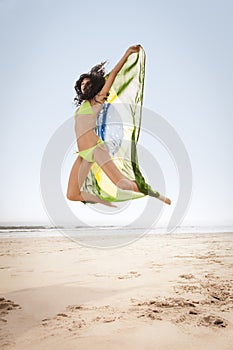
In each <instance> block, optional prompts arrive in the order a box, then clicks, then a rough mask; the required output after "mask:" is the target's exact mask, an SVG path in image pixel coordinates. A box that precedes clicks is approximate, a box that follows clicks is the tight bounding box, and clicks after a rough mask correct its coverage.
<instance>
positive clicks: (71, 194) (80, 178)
mask: <svg viewBox="0 0 233 350" xmlns="http://www.w3.org/2000/svg"><path fill="white" fill-rule="evenodd" d="M92 164H93V163H90V162H87V161H86V160H85V159H83V158H81V157H78V158H77V159H76V161H75V162H74V164H73V167H72V169H71V172H70V177H69V182H68V188H67V194H66V196H67V198H68V199H69V200H71V201H80V202H83V201H86V202H92V203H100V204H104V205H107V206H111V207H115V205H113V204H112V203H110V202H108V201H105V200H103V199H101V198H99V197H97V196H95V195H93V194H91V193H88V192H84V191H81V187H82V185H83V183H84V181H85V179H86V177H87V175H88V173H89V171H90V169H91V166H92Z"/></svg>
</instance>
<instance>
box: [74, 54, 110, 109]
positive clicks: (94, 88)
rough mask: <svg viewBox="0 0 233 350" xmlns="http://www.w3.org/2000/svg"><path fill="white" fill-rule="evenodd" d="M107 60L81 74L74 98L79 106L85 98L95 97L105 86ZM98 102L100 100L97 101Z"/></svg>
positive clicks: (76, 84)
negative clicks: (82, 86) (82, 87)
mask: <svg viewBox="0 0 233 350" xmlns="http://www.w3.org/2000/svg"><path fill="white" fill-rule="evenodd" d="M105 63H106V61H105V62H102V63H100V64H97V65H96V66H94V67H93V68H92V69H91V70H90V72H88V73H84V74H82V75H80V77H79V79H78V80H77V81H76V83H75V86H74V88H75V91H76V93H77V95H76V96H75V98H74V103H75V105H76V106H77V107H78V106H79V105H80V104H81V103H82V102H83V101H84V100H91V99H93V98H94V97H95V96H96V95H97V94H98V93H99V92H100V91H101V89H102V88H103V86H104V84H105V77H104V75H105V68H104V65H105ZM84 79H88V80H89V81H87V83H86V84H85V87H84V92H82V91H81V84H82V81H83V80H84ZM96 102H98V101H96Z"/></svg>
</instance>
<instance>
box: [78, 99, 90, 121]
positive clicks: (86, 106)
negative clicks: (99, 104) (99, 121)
mask: <svg viewBox="0 0 233 350" xmlns="http://www.w3.org/2000/svg"><path fill="white" fill-rule="evenodd" d="M77 114H93V109H92V107H91V104H90V102H89V101H87V100H86V101H84V102H83V103H82V104H81V106H80V107H79V108H78V110H76V111H75V113H74V118H75V117H76V115H77Z"/></svg>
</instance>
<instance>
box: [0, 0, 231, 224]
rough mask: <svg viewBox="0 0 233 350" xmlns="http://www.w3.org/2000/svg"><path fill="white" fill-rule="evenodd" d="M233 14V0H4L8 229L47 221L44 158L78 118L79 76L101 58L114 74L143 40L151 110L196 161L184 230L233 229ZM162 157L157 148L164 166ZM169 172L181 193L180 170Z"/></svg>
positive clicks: (2, 148)
mask: <svg viewBox="0 0 233 350" xmlns="http://www.w3.org/2000/svg"><path fill="white" fill-rule="evenodd" d="M110 4H111V7H110ZM232 16H233V3H232V1H231V0H218V1H216V0H195V1H193V0H160V1H157V0H154V1H147V0H145V1H143V2H140V3H139V4H137V3H135V1H122V0H119V1H117V2H114V3H110V2H109V1H100V2H97V1H93V2H91V1H89V2H88V1H77V0H66V1H65V0H61V1H59V0H38V1H36V0H0V17H1V20H0V37H1V68H0V69H1V79H0V85H1V95H0V100H1V104H0V111H1V114H0V116H1V129H0V152H1V173H0V182H1V202H0V221H1V223H4V222H5V223H6V222H7V223H16V222H34V223H40V222H41V223H46V222H49V220H48V218H47V215H46V213H45V210H44V208H43V205H42V201H41V195H40V165H41V159H42V156H43V152H44V150H45V147H46V145H47V143H48V141H49V139H50V137H51V136H52V135H53V133H54V132H55V130H56V129H57V128H58V127H59V126H60V125H61V124H62V123H63V122H64V121H65V120H67V119H68V118H70V117H71V116H72V115H73V113H74V106H73V103H72V102H73V97H74V90H73V86H74V82H75V80H76V79H77V78H78V76H79V75H80V74H81V73H83V72H86V71H88V70H89V69H90V68H91V67H92V66H93V65H95V64H97V63H99V62H101V61H103V60H108V61H109V62H110V63H109V65H108V66H107V68H108V69H111V68H112V67H113V66H114V64H115V63H116V62H117V61H118V60H119V59H120V57H121V56H122V55H123V53H124V51H125V50H126V49H127V47H128V46H130V45H132V44H137V43H140V44H141V45H142V46H143V47H144V49H145V52H146V55H147V61H146V78H145V94H144V106H145V107H147V108H149V109H151V110H153V111H155V112H156V113H158V114H160V115H161V116H163V117H164V118H165V119H166V120H167V121H168V122H169V123H170V124H171V125H172V126H173V127H174V128H175V130H176V131H177V133H178V134H179V135H180V138H181V139H182V140H183V142H184V144H185V147H186V149H187V152H188V154H189V157H190V160H191V163H192V170H193V194H192V201H191V204H190V206H189V209H188V211H187V213H186V218H185V220H184V224H193V225H199V224H200V225H202V224H204V225H233V215H232V214H233V210H232V209H233V205H232V197H233V189H232V188H233V186H232V181H233V162H232V150H233V137H232V133H233V99H232V91H233V40H232V35H233V21H232ZM147 146H148V148H150V145H148V144H147ZM151 147H153V146H152V144H151ZM151 151H152V149H151ZM153 152H155V153H156V151H153ZM162 152H163V151H162V150H161V153H160V151H159V147H158V161H159V160H160V159H161V158H162V156H161V155H162V154H163V153H162ZM155 153H154V155H155V157H156V154H155ZM161 161H162V160H161ZM168 163H169V162H168ZM169 169H171V170H169ZM164 173H165V175H164V176H165V181H166V186H167V191H168V193H169V194H170V195H171V197H172V196H175V194H176V191H177V189H176V187H177V184H175V177H174V174H175V172H174V170H172V166H169V164H168V165H166V164H165V171H164ZM64 181H65V180H64ZM63 186H64V184H63ZM138 203H140V202H138ZM138 203H137V204H135V205H137V206H138V205H139V204H138ZM76 205H77V210H81V211H82V215H83V216H85V215H87V216H88V215H90V209H89V208H87V209H86V210H87V212H86V214H85V210H84V208H83V207H84V206H83V205H82V204H80V203H76ZM81 206H82V208H81ZM80 208H81V209H80ZM171 210H172V209H170V207H169V209H168V208H166V209H165V212H164V213H163V214H164V215H165V216H166V215H171ZM93 215H95V220H96V223H97V224H98V213H93ZM86 219H88V218H87V217H86ZM111 219H112V222H113V223H114V216H111Z"/></svg>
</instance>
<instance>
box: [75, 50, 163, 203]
mask: <svg viewBox="0 0 233 350" xmlns="http://www.w3.org/2000/svg"><path fill="white" fill-rule="evenodd" d="M145 58H146V56H145V52H144V50H143V48H141V49H140V51H139V52H138V53H134V54H131V55H130V56H129V58H128V59H127V61H126V63H125V64H124V66H123V67H122V69H121V70H120V72H119V73H118V74H117V76H116V79H115V81H114V83H113V85H112V88H111V90H110V95H109V97H108V101H107V102H106V103H104V105H103V108H102V110H101V112H100V114H99V116H98V118H97V126H96V130H95V131H96V133H97V135H98V136H99V137H100V138H101V139H102V140H103V141H104V142H105V145H106V147H107V149H108V151H109V154H110V155H111V158H112V160H113V162H114V163H115V164H116V166H117V167H118V168H119V169H120V171H121V172H122V173H123V174H124V175H125V176H126V177H127V178H128V179H130V180H133V181H136V183H137V186H138V188H139V190H140V192H134V191H128V190H121V189H120V188H118V187H117V186H116V185H114V183H113V182H112V181H111V180H110V179H109V178H108V177H107V175H106V174H105V173H104V171H103V170H102V169H101V168H100V167H99V166H98V164H96V163H94V164H93V165H92V167H91V170H90V172H89V174H88V176H87V178H86V180H85V182H84V184H83V186H82V188H81V190H82V191H87V192H89V193H92V194H94V195H96V196H98V197H100V198H102V199H105V200H107V201H109V202H120V201H126V200H131V199H136V198H141V197H144V196H146V195H149V196H152V197H158V196H159V192H157V191H154V190H153V189H152V188H151V187H150V186H149V185H148V184H147V183H146V181H145V179H144V177H143V175H142V173H141V171H140V167H139V163H138V156H137V142H138V138H139V134H140V128H141V121H142V102H143V89H144V76H145ZM107 76H108V75H107ZM107 76H106V77H107Z"/></svg>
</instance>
